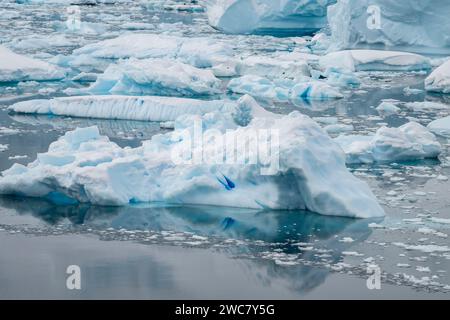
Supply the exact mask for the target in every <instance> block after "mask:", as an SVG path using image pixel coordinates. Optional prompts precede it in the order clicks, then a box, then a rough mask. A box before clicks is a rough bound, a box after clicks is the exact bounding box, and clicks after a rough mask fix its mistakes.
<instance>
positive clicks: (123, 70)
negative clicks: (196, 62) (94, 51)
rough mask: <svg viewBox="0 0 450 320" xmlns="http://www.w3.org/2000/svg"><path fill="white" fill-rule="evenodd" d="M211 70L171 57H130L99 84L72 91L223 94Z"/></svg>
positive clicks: (105, 73) (69, 91) (105, 74)
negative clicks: (138, 58)
mask: <svg viewBox="0 0 450 320" xmlns="http://www.w3.org/2000/svg"><path fill="white" fill-rule="evenodd" d="M220 84H221V82H220V80H219V79H217V78H216V77H215V76H214V74H213V73H212V72H211V70H205V69H199V68H196V67H193V66H191V65H188V64H185V63H182V62H179V61H174V60H168V59H143V60H137V59H134V58H132V59H128V60H123V61H120V62H119V63H117V64H111V65H110V66H109V67H108V68H107V69H106V70H105V72H104V73H103V74H101V75H100V76H98V77H97V80H96V82H95V83H93V84H92V85H91V86H90V87H89V88H86V89H69V90H68V91H67V92H68V93H75V94H77V93H90V94H117V95H161V96H166V95H167V96H201V95H212V94H216V93H219V92H220V91H219V88H220Z"/></svg>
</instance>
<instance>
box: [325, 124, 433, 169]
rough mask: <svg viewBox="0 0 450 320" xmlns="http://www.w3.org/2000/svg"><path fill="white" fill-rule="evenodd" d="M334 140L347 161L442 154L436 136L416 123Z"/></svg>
mask: <svg viewBox="0 0 450 320" xmlns="http://www.w3.org/2000/svg"><path fill="white" fill-rule="evenodd" d="M334 140H335V141H336V142H337V143H338V144H339V145H340V146H341V147H342V149H343V150H344V152H345V154H346V155H347V160H346V161H347V164H358V163H373V162H395V161H409V160H422V159H428V158H437V157H438V156H439V154H440V153H441V145H440V143H439V142H438V141H437V139H436V137H435V136H434V135H433V134H432V133H431V132H429V131H428V130H427V129H426V128H425V127H423V126H422V125H420V124H418V123H416V122H409V123H407V124H404V125H403V126H401V127H399V128H387V127H382V128H380V129H378V131H377V132H376V134H375V135H373V136H362V135H340V136H339V137H337V138H335V139H334Z"/></svg>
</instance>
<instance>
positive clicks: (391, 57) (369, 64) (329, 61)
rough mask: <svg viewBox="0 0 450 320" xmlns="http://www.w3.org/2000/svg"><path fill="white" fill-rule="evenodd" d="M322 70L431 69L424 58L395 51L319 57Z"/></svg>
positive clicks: (363, 51) (335, 53) (370, 51)
mask: <svg viewBox="0 0 450 320" xmlns="http://www.w3.org/2000/svg"><path fill="white" fill-rule="evenodd" d="M319 64H320V67H321V68H322V69H325V70H326V69H329V68H333V69H334V70H342V71H344V72H357V71H421V70H429V69H431V63H430V60H429V59H428V58H426V57H424V56H421V55H418V54H414V53H407V52H396V51H381V50H344V51H337V52H332V53H328V54H327V55H325V56H322V57H320V59H319Z"/></svg>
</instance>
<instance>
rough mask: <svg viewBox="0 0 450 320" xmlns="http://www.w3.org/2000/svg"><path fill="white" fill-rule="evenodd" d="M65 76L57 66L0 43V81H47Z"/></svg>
mask: <svg viewBox="0 0 450 320" xmlns="http://www.w3.org/2000/svg"><path fill="white" fill-rule="evenodd" d="M63 78H64V72H62V71H61V70H59V69H58V68H57V67H55V66H53V65H51V64H49V63H47V62H44V61H40V60H36V59H32V58H29V57H26V56H23V55H20V54H16V53H14V52H12V51H11V50H9V49H8V48H5V47H3V46H1V45H0V82H19V81H32V80H33V81H45V80H59V79H63Z"/></svg>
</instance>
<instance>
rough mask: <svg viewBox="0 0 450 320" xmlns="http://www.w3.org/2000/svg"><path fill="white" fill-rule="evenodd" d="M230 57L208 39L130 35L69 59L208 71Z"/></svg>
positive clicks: (75, 53) (225, 49)
mask: <svg viewBox="0 0 450 320" xmlns="http://www.w3.org/2000/svg"><path fill="white" fill-rule="evenodd" d="M230 55H232V49H231V48H230V47H229V46H228V45H226V44H225V43H223V42H221V41H218V40H216V39H212V38H188V37H177V36H168V35H161V34H147V33H130V34H124V35H121V36H119V37H117V38H113V39H108V40H104V41H100V42H96V43H92V44H88V45H86V46H84V47H81V48H79V49H76V50H74V51H73V54H72V58H73V59H80V58H83V57H86V59H89V58H90V59H92V58H102V59H127V58H137V59H145V58H167V59H177V60H180V61H181V62H184V63H188V64H191V65H193V66H195V67H198V68H210V67H212V66H214V65H216V64H219V63H223V62H224V61H226V60H228V59H229V57H230Z"/></svg>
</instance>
